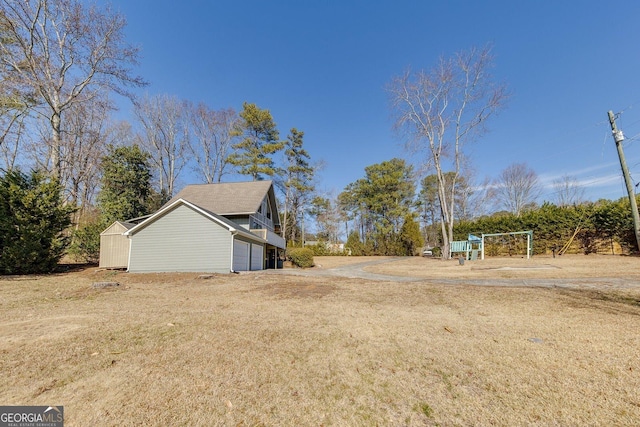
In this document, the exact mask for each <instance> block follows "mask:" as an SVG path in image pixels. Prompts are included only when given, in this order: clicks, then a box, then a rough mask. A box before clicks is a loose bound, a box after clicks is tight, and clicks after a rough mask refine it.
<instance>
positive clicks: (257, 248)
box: [251, 243, 264, 270]
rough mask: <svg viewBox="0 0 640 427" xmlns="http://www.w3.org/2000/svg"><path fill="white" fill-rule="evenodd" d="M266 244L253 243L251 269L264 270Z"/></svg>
mask: <svg viewBox="0 0 640 427" xmlns="http://www.w3.org/2000/svg"><path fill="white" fill-rule="evenodd" d="M263 251H264V246H262V245H255V244H253V243H252V244H251V270H262V266H263V263H264V252H263Z"/></svg>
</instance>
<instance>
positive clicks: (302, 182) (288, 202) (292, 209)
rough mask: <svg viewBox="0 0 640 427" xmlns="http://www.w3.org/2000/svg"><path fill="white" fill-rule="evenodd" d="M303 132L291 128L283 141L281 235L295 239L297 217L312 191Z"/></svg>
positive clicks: (312, 171)
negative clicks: (282, 219) (282, 213)
mask: <svg viewBox="0 0 640 427" xmlns="http://www.w3.org/2000/svg"><path fill="white" fill-rule="evenodd" d="M303 137H304V132H301V131H298V130H297V129H296V128H292V129H291V131H290V134H289V136H288V137H287V140H286V142H285V151H284V154H285V157H286V168H285V170H284V175H285V177H284V188H285V199H284V221H283V224H284V226H283V230H282V235H283V236H284V238H285V239H289V240H295V237H296V235H295V234H296V233H295V231H296V228H298V222H297V221H298V218H299V216H300V213H301V210H302V206H303V205H304V204H305V202H306V201H308V199H309V197H310V196H311V194H312V193H313V191H314V186H313V175H314V172H315V169H314V167H313V166H311V164H309V159H310V157H309V153H307V150H305V149H304V148H303Z"/></svg>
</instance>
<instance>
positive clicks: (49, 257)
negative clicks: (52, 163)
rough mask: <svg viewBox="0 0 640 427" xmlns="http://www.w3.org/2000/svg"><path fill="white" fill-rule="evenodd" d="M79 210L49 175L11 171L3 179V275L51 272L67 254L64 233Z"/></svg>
mask: <svg viewBox="0 0 640 427" xmlns="http://www.w3.org/2000/svg"><path fill="white" fill-rule="evenodd" d="M73 211H75V208H74V207H72V206H67V205H65V204H64V203H63V200H62V186H61V185H60V183H59V182H58V181H57V180H55V179H51V178H48V177H47V176H46V175H45V174H43V173H41V172H37V171H33V172H31V173H30V174H24V173H22V172H20V171H19V170H9V171H6V172H5V173H4V175H2V176H0V274H29V273H48V272H51V271H53V270H54V269H55V267H56V266H57V265H58V261H59V260H60V258H62V256H63V255H64V252H65V249H66V247H67V244H68V238H67V237H66V236H65V235H64V230H65V229H66V228H67V227H68V226H69V225H70V224H71V213H72V212H73Z"/></svg>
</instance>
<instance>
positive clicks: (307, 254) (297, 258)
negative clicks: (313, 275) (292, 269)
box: [287, 248, 313, 268]
mask: <svg viewBox="0 0 640 427" xmlns="http://www.w3.org/2000/svg"><path fill="white" fill-rule="evenodd" d="M287 258H289V260H290V261H291V262H292V263H293V265H295V266H296V267H300V268H309V267H313V251H312V250H311V249H309V248H293V249H289V250H287Z"/></svg>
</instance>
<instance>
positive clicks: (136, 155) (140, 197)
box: [98, 145, 153, 226]
mask: <svg viewBox="0 0 640 427" xmlns="http://www.w3.org/2000/svg"><path fill="white" fill-rule="evenodd" d="M148 161H149V155H148V153H146V152H144V151H142V150H141V149H140V147H138V146H137V145H132V146H129V147H126V146H125V147H114V146H110V147H109V148H108V154H107V155H106V156H105V157H104V158H103V159H102V170H103V172H102V190H101V191H100V194H99V195H98V203H99V207H100V210H101V211H102V213H101V217H102V223H103V224H104V225H105V226H106V225H109V224H111V223H112V222H113V221H125V220H127V219H132V218H137V217H140V216H143V215H147V214H148V213H149V212H150V209H149V203H150V202H152V199H153V197H152V196H153V192H152V189H151V171H150V167H149V163H148Z"/></svg>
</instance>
